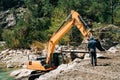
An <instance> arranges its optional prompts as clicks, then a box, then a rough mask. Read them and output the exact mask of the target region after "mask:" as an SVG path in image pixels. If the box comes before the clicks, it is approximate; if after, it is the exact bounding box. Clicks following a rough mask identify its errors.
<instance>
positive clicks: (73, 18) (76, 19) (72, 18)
mask: <svg viewBox="0 0 120 80" xmlns="http://www.w3.org/2000/svg"><path fill="white" fill-rule="evenodd" d="M65 23H66V24H65ZM64 24H65V25H64ZM74 25H75V26H77V28H78V29H79V30H80V32H81V33H82V35H83V36H84V37H86V38H89V37H90V35H91V34H92V33H91V32H88V31H89V30H88V31H87V28H86V27H85V25H86V24H85V22H84V21H83V19H82V18H81V16H80V15H79V14H78V13H77V12H76V11H74V10H72V11H71V13H70V14H69V16H68V17H67V18H66V19H65V20H64V21H63V23H62V24H61V26H60V29H58V31H57V32H56V33H54V34H53V36H52V37H51V38H50V40H49V42H48V48H47V59H46V63H49V62H50V60H51V59H50V58H51V57H52V54H53V53H54V48H55V45H56V43H57V42H58V41H59V40H60V39H61V38H62V37H63V36H64V35H65V34H66V33H67V32H68V31H69V30H70V29H71V28H72V27H73V26H74ZM86 26H87V25H86Z"/></svg>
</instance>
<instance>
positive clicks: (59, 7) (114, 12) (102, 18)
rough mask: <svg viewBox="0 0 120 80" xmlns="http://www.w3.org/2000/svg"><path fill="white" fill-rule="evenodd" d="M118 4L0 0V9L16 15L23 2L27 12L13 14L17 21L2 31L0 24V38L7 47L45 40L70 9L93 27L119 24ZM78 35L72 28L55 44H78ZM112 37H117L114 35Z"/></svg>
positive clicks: (114, 1) (106, 0) (76, 0)
mask: <svg viewBox="0 0 120 80" xmlns="http://www.w3.org/2000/svg"><path fill="white" fill-rule="evenodd" d="M119 4H120V1H119V0H110V1H109V0H1V1H0V10H7V9H11V8H12V9H13V10H14V14H17V12H16V11H15V10H16V9H17V8H18V7H20V6H22V5H24V7H25V8H26V9H27V11H26V12H24V13H23V14H24V15H23V16H21V17H16V19H17V24H16V25H15V26H14V27H11V28H10V29H4V30H3V29H1V25H0V32H1V33H0V35H2V38H1V37H0V38H1V40H5V41H6V43H7V45H8V47H11V48H29V45H31V44H32V42H33V41H39V42H46V41H48V40H49V38H50V37H51V36H52V34H53V33H55V32H56V31H57V30H58V29H59V25H60V24H61V23H62V21H63V20H64V19H65V18H66V17H67V15H68V14H69V13H70V11H71V10H72V9H73V10H75V11H77V12H78V13H79V14H80V15H81V16H82V17H83V18H84V19H85V21H88V22H89V20H90V21H92V22H93V23H92V24H93V28H97V27H99V26H101V24H109V23H112V20H113V23H114V24H115V25H118V26H120V17H119V16H120V5H119ZM0 19H1V17H0ZM98 23H99V24H98ZM81 36H82V35H81V34H80V33H79V30H78V29H76V28H73V29H72V30H71V31H69V32H68V34H66V35H65V36H64V37H63V38H62V39H61V40H60V41H59V43H60V44H66V43H67V42H69V41H71V42H77V43H80V42H81ZM115 36H116V38H119V37H118V34H115Z"/></svg>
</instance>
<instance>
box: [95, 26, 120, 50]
mask: <svg viewBox="0 0 120 80" xmlns="http://www.w3.org/2000/svg"><path fill="white" fill-rule="evenodd" d="M96 31H97V32H99V34H98V35H99V38H100V40H101V43H102V46H103V47H104V48H105V49H109V48H110V47H112V46H115V45H117V44H118V43H119V42H120V35H119V34H120V28H119V27H117V26H115V25H108V26H105V27H102V28H100V29H98V30H96Z"/></svg>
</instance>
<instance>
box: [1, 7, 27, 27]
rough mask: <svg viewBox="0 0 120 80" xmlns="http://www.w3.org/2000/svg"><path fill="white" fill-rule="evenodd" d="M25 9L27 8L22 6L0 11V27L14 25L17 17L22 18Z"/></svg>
mask: <svg viewBox="0 0 120 80" xmlns="http://www.w3.org/2000/svg"><path fill="white" fill-rule="evenodd" d="M26 11H27V9H26V8H23V7H18V8H16V9H14V10H12V9H9V10H5V11H0V21H1V22H0V27H1V28H4V27H5V28H9V27H13V26H15V25H16V22H17V19H19V18H22V17H23V16H24V13H25V12H26Z"/></svg>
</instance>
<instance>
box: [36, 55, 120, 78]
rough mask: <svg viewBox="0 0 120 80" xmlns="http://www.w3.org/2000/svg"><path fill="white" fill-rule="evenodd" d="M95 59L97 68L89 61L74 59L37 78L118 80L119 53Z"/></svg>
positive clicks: (119, 75) (119, 76)
mask: <svg viewBox="0 0 120 80" xmlns="http://www.w3.org/2000/svg"><path fill="white" fill-rule="evenodd" d="M104 55H105V57H104V58H102V59H97V60H98V61H97V62H98V66H94V67H93V66H91V64H90V60H80V59H77V60H76V59H75V60H74V61H73V62H71V63H69V64H62V65H60V66H59V67H58V68H57V69H55V70H53V71H50V72H49V73H46V74H45V75H42V76H40V77H39V79H38V80H120V62H119V61H120V53H105V54H104Z"/></svg>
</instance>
